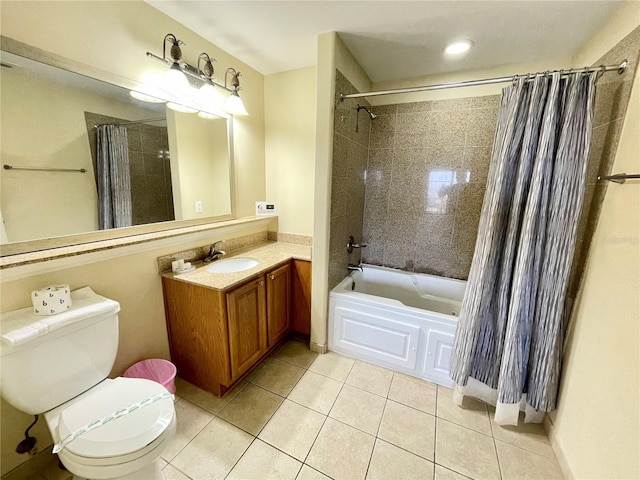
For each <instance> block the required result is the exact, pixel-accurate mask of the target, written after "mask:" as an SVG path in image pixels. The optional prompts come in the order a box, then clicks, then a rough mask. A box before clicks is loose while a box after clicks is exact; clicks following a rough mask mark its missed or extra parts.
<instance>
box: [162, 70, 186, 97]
mask: <svg viewBox="0 0 640 480" xmlns="http://www.w3.org/2000/svg"><path fill="white" fill-rule="evenodd" d="M161 85H162V88H163V90H166V91H167V92H169V93H171V94H172V95H174V96H179V95H182V94H184V93H186V92H188V90H189V88H190V87H189V80H187V77H186V76H185V74H184V73H182V72H181V71H180V67H178V66H177V65H176V64H174V65H173V66H172V67H171V68H170V69H169V70H168V71H167V72H165V73H164V74H163V75H162V82H161Z"/></svg>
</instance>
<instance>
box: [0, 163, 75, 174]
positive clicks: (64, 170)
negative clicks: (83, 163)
mask: <svg viewBox="0 0 640 480" xmlns="http://www.w3.org/2000/svg"><path fill="white" fill-rule="evenodd" d="M3 167H4V169H5V170H28V171H35V172H76V173H86V171H87V170H86V169H85V168H45V167H14V166H12V165H3Z"/></svg>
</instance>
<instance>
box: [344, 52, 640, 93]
mask: <svg viewBox="0 0 640 480" xmlns="http://www.w3.org/2000/svg"><path fill="white" fill-rule="evenodd" d="M627 65H628V62H627V60H626V59H625V60H623V61H622V62H620V63H619V64H618V65H600V66H599V67H584V68H575V69H569V70H553V71H552V72H551V71H547V72H538V73H536V74H535V75H544V74H546V73H553V72H560V73H561V74H562V75H568V74H570V73H580V72H585V73H587V72H596V71H601V72H603V73H604V72H611V71H617V72H618V73H619V74H622V73H623V72H624V71H625V69H626V68H627ZM527 75H531V74H527ZM518 76H520V75H512V76H510V77H496V78H486V79H484V80H468V81H465V82H452V83H440V84H438V85H425V86H422V87H409V88H397V89H394V90H379V91H377V92H363V93H340V101H341V102H342V101H344V99H345V98H362V97H377V96H379V95H391V94H394V93H412V92H427V91H429V90H444V89H447V88H459V87H474V86H476V85H490V84H493V83H506V82H511V81H513V80H514V79H515V78H516V77H518Z"/></svg>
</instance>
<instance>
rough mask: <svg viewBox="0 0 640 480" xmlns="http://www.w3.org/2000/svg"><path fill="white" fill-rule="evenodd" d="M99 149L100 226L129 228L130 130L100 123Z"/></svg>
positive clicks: (97, 158) (105, 227)
mask: <svg viewBox="0 0 640 480" xmlns="http://www.w3.org/2000/svg"><path fill="white" fill-rule="evenodd" d="M97 148H98V154H97V156H96V160H97V172H98V217H99V221H100V229H101V230H106V229H109V228H120V227H129V226H131V225H132V221H131V182H130V177H129V140H128V138H127V129H126V128H125V127H122V126H118V125H99V126H98V127H97Z"/></svg>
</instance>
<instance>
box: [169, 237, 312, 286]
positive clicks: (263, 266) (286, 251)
mask: <svg viewBox="0 0 640 480" xmlns="http://www.w3.org/2000/svg"><path fill="white" fill-rule="evenodd" d="M234 257H251V258H255V259H256V260H258V262H259V263H258V265H256V266H255V267H252V268H249V269H247V270H243V271H242V272H235V273H211V272H207V267H208V266H209V265H212V264H213V263H215V262H221V261H224V260H227V259H230V258H234ZM292 258H293V259H296V260H306V261H311V247H308V246H305V245H296V244H293V243H284V242H272V243H268V244H262V245H258V246H252V247H248V248H245V249H242V250H237V251H235V252H233V254H231V255H224V256H223V257H221V259H220V260H216V261H215V262H212V263H204V262H198V263H195V264H194V265H195V267H196V269H195V270H193V271H191V272H188V273H173V272H164V273H162V274H161V275H162V276H163V277H165V278H171V279H173V280H178V281H180V282H185V283H192V284H194V285H199V286H201V287H206V288H214V289H217V290H226V289H227V288H230V287H233V286H235V285H238V284H240V283H242V282H244V281H245V280H248V279H249V278H251V277H253V276H255V275H259V274H261V273H264V272H266V271H268V270H270V269H272V268H273V267H275V266H276V265H278V264H280V263H282V262H286V261H287V260H291V259H292Z"/></svg>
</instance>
